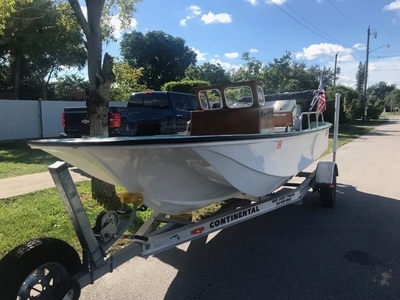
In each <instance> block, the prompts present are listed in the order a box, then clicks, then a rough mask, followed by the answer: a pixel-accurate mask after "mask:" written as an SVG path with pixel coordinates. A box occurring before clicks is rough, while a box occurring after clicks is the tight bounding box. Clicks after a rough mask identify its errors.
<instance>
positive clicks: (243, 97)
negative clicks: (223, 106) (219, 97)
mask: <svg viewBox="0 0 400 300" xmlns="http://www.w3.org/2000/svg"><path fill="white" fill-rule="evenodd" d="M224 94H225V99H226V103H227V105H228V107H230V108H239V107H250V106H252V105H253V97H252V93H251V88H250V87H249V86H232V87H227V88H226V89H225V90H224Z"/></svg>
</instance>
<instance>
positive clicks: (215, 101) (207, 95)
mask: <svg viewBox="0 0 400 300" xmlns="http://www.w3.org/2000/svg"><path fill="white" fill-rule="evenodd" d="M199 98H200V103H201V108H203V109H218V108H221V107H222V97H221V92H220V91H219V90H218V89H210V90H202V91H200V92H199Z"/></svg>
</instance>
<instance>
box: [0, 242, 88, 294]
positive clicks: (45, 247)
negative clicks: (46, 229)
mask: <svg viewBox="0 0 400 300" xmlns="http://www.w3.org/2000/svg"><path fill="white" fill-rule="evenodd" d="M80 267H81V262H80V258H79V255H78V253H77V252H76V251H75V249H74V248H72V247H71V246H70V245H68V244H67V243H65V242H64V241H61V240H58V239H54V238H39V239H34V240H31V241H28V242H26V243H24V244H21V245H19V246H17V247H16V248H14V249H13V250H12V251H11V252H9V253H8V254H7V255H6V256H4V257H3V259H2V260H1V261H0V287H1V288H0V289H1V297H2V299H36V298H37V299H73V300H75V299H78V298H79V295H80V286H79V283H78V282H73V281H71V280H70V279H69V278H70V276H72V275H74V274H76V273H78V272H79V271H80ZM77 285H78V286H77ZM68 287H69V288H68ZM67 295H68V297H65V296H67Z"/></svg>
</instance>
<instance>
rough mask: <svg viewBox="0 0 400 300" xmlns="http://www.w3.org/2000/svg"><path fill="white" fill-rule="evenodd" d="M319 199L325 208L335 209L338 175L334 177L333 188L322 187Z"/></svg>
mask: <svg viewBox="0 0 400 300" xmlns="http://www.w3.org/2000/svg"><path fill="white" fill-rule="evenodd" d="M319 199H320V201H321V205H322V206H323V207H327V208H330V207H333V206H334V205H335V200H336V175H335V174H334V175H333V182H332V186H322V187H320V189H319Z"/></svg>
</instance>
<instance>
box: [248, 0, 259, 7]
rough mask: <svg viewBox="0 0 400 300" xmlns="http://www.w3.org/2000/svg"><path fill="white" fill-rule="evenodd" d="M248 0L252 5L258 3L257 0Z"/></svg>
mask: <svg viewBox="0 0 400 300" xmlns="http://www.w3.org/2000/svg"><path fill="white" fill-rule="evenodd" d="M246 1H247V2H250V3H251V5H253V6H256V5H257V4H258V1H257V0H246Z"/></svg>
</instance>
